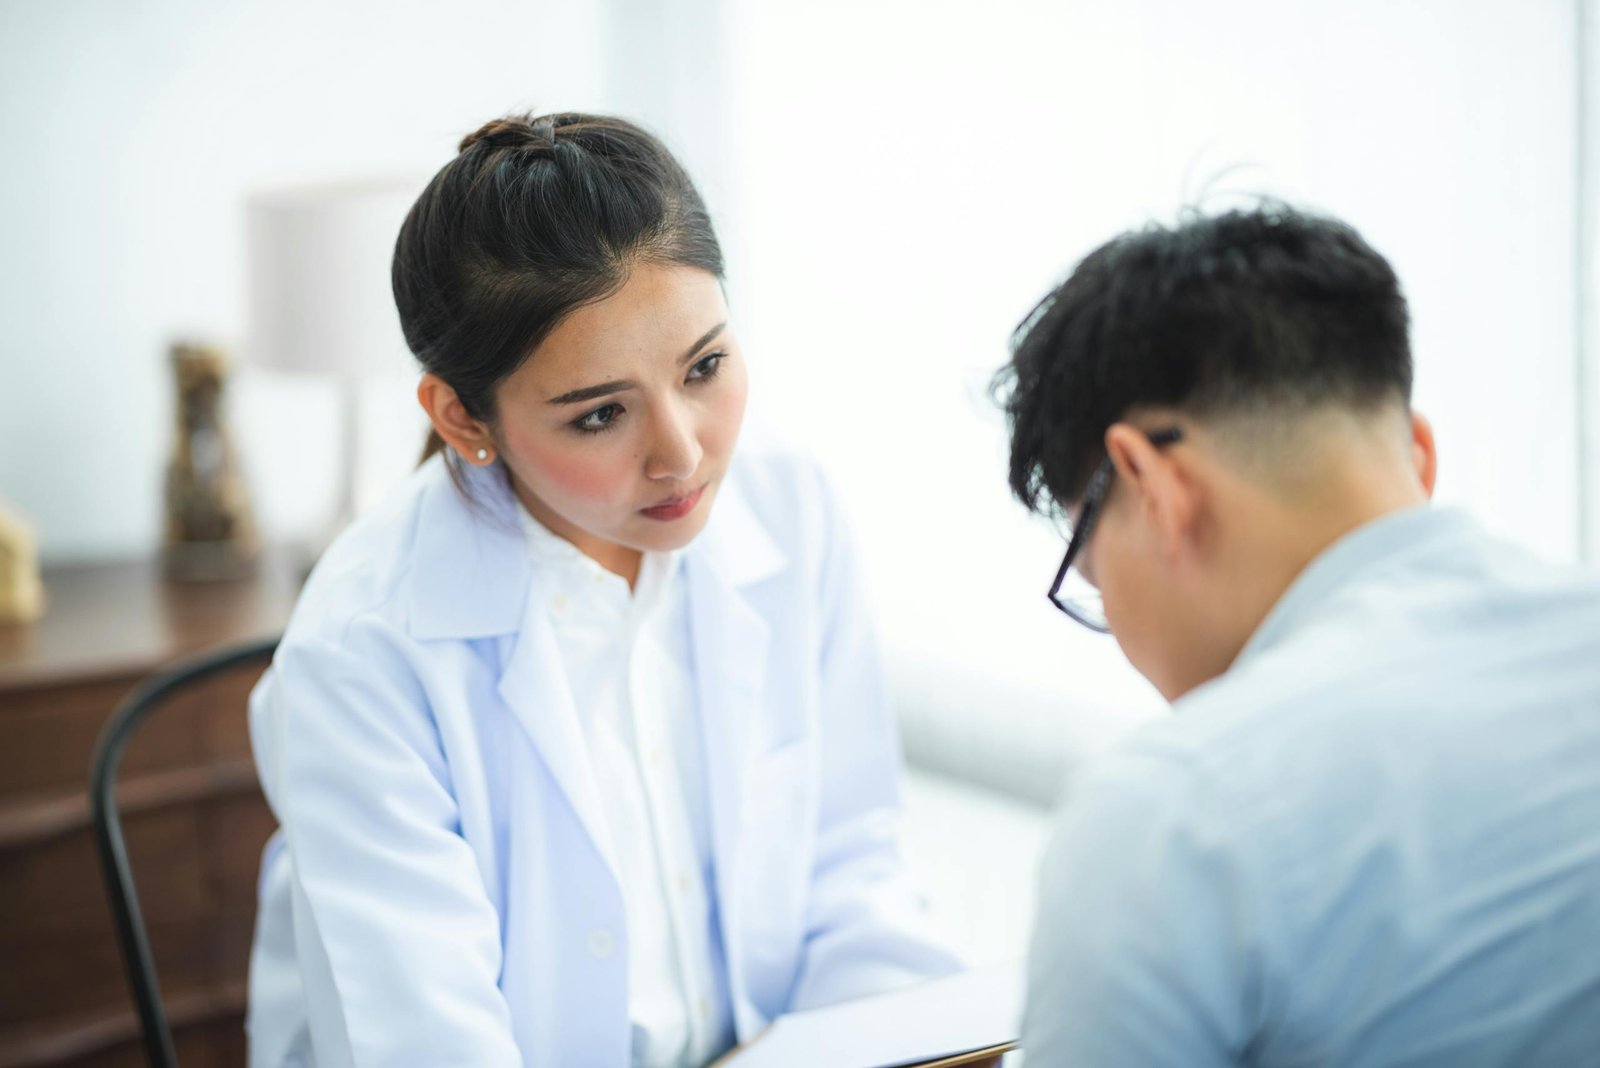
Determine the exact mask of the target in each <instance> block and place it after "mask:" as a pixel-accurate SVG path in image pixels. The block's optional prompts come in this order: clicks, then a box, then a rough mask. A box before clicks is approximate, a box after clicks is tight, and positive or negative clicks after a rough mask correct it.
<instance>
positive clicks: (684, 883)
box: [678, 875, 689, 897]
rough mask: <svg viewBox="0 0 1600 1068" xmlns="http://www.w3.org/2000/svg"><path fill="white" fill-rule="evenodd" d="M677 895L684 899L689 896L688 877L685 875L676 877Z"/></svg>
mask: <svg viewBox="0 0 1600 1068" xmlns="http://www.w3.org/2000/svg"><path fill="white" fill-rule="evenodd" d="M678 893H680V894H682V895H683V896H684V897H688V896H689V877H688V876H687V875H680V876H678Z"/></svg>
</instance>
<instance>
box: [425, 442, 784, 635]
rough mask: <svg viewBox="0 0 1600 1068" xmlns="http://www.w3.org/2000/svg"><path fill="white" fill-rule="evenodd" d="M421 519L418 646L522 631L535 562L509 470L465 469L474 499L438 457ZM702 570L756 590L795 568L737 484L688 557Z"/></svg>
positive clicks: (731, 483)
mask: <svg viewBox="0 0 1600 1068" xmlns="http://www.w3.org/2000/svg"><path fill="white" fill-rule="evenodd" d="M420 476H421V477H422V478H423V479H424V480H425V483H426V484H425V486H424V487H423V490H422V501H421V505H420V508H419V515H418V518H417V532H416V553H415V555H414V557H413V559H414V560H416V561H417V564H416V566H415V569H414V570H413V572H412V575H411V587H412V588H411V601H410V604H411V611H410V628H409V629H410V631H411V633H412V635H413V636H414V637H416V638H419V639H422V640H429V639H435V638H483V637H491V636H494V635H498V634H508V633H510V632H512V631H515V630H517V629H519V628H520V627H521V626H522V624H523V620H524V616H525V609H526V607H527V602H528V594H529V584H530V578H531V576H530V574H529V571H530V569H531V568H532V566H533V565H532V562H531V560H530V559H529V554H528V551H527V545H526V541H525V538H524V535H523V531H522V527H521V524H520V523H519V522H518V519H517V509H518V508H519V507H521V506H520V505H519V504H518V503H517V499H516V496H515V495H514V494H513V493H512V492H511V488H510V485H509V484H508V483H507V482H506V476H505V468H504V467H503V466H502V465H501V464H498V463H496V464H490V465H489V466H487V467H475V466H472V465H470V464H463V465H462V476H463V479H464V481H465V482H466V486H467V490H468V494H469V495H470V498H471V499H470V500H468V499H466V498H464V497H463V495H462V494H461V492H460V491H459V490H458V489H457V488H456V486H455V484H454V483H453V482H452V481H451V478H450V472H449V470H448V469H447V468H446V467H445V465H444V460H443V458H442V457H438V456H436V457H434V458H433V459H431V460H429V461H428V463H427V464H426V465H425V467H424V470H423V472H421V473H420ZM685 555H686V557H687V558H688V559H689V560H690V561H695V562H697V563H696V565H695V566H705V567H707V568H709V569H710V570H712V571H714V572H715V573H716V574H717V575H718V576H719V577H720V578H721V580H722V581H723V582H725V583H727V584H728V585H729V586H732V587H736V588H737V587H743V586H749V585H753V584H754V583H757V582H760V581H762V580H763V579H766V578H769V577H771V576H772V575H774V574H776V573H778V572H779V571H782V570H783V569H784V568H785V567H786V566H787V564H788V560H787V558H786V557H785V555H784V553H783V551H782V550H781V549H780V548H779V547H778V545H777V543H776V542H774V541H773V539H772V535H771V534H770V533H768V531H767V529H766V527H765V526H764V525H763V524H762V523H761V520H760V519H758V518H757V517H756V514H755V512H754V511H753V510H752V509H751V507H750V504H749V502H748V501H746V500H745V498H744V496H743V495H742V494H741V493H740V492H739V490H738V486H737V480H736V479H735V478H733V477H731V474H730V477H727V478H724V479H723V481H722V484H721V485H720V486H719V487H718V491H717V499H716V500H715V501H714V502H713V503H712V512H711V518H710V520H709V521H708V522H707V524H706V529H705V530H704V531H702V532H701V534H700V536H699V537H698V538H696V539H695V541H694V543H693V544H691V545H690V546H689V547H688V549H687V550H686V551H685Z"/></svg>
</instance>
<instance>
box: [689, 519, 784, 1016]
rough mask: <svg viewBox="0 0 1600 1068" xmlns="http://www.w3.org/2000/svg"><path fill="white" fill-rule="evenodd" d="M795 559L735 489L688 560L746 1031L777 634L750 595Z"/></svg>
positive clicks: (734, 970)
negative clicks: (757, 746)
mask: <svg viewBox="0 0 1600 1068" xmlns="http://www.w3.org/2000/svg"><path fill="white" fill-rule="evenodd" d="M786 563H787V561H786V560H785V558H784V556H783V553H782V551H781V550H779V549H778V547H777V546H776V544H774V542H773V541H772V539H771V537H770V536H769V535H768V534H767V532H766V530H765V528H764V527H763V526H762V525H761V524H760V522H759V520H757V519H756V517H755V515H754V513H753V512H751V511H750V508H749V506H748V504H747V503H746V502H745V501H744V499H743V498H742V497H740V496H739V495H738V494H737V493H733V492H727V491H725V492H724V493H723V494H722V496H721V499H720V500H718V501H717V511H716V513H715V514H714V515H713V518H712V521H711V524H710V525H708V527H707V530H706V532H705V534H704V535H703V536H702V538H701V539H700V540H699V541H698V542H697V543H696V544H695V546H694V551H693V552H691V553H690V554H689V555H688V558H687V559H686V561H685V564H686V577H687V580H688V583H689V605H690V630H691V634H692V638H693V646H694V670H695V678H696V680H697V686H698V689H699V706H700V729H701V741H702V746H703V748H704V751H705V755H706V768H707V769H708V774H707V782H706V787H707V800H708V801H709V803H710V809H711V835H712V848H713V850H714V853H715V856H716V891H717V900H718V902H719V903H720V908H721V920H722V931H723V940H724V948H725V950H726V956H727V961H728V967H729V972H730V975H729V977H730V980H731V983H730V985H731V987H732V989H733V990H734V991H735V997H734V1011H735V1014H736V1019H737V1023H738V1028H739V1033H740V1034H741V1035H743V1034H745V1033H746V1032H747V1030H748V1028H749V1026H751V1024H752V1021H753V1020H754V1017H753V1016H752V1012H753V1010H752V1009H751V1008H750V1006H749V1005H748V1004H746V1001H745V999H744V998H742V997H740V996H738V991H740V990H742V988H743V981H742V979H741V978H740V971H741V965H740V961H741V958H742V956H743V953H742V950H741V948H740V947H739V945H738V932H739V930H740V929H741V924H740V922H739V917H738V916H737V910H738V902H739V897H738V894H737V892H736V888H737V886H738V882H739V867H738V865H739V858H738V843H739V826H740V824H739V818H740V813H741V812H742V811H743V807H744V806H743V798H744V794H745V790H746V787H747V777H748V770H749V766H750V758H751V756H752V752H751V746H752V745H753V744H754V741H753V737H752V726H753V724H754V723H755V721H756V719H757V717H758V716H759V715H760V710H761V702H762V695H763V692H764V690H765V687H766V672H767V647H768V642H769V639H770V636H771V631H770V627H769V626H768V624H767V621H766V619H765V618H763V617H762V615H761V614H760V613H759V612H758V611H757V610H756V609H755V608H754V607H753V606H752V605H751V604H750V602H749V601H748V600H747V599H746V592H747V591H748V589H749V588H750V587H752V586H754V585H755V584H756V583H758V582H760V581H761V580H763V579H765V578H767V577H769V576H771V575H772V574H774V573H776V572H777V571H780V570H782V569H783V567H784V566H785V565H786ZM746 1017H750V1019H746Z"/></svg>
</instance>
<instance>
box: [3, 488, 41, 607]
mask: <svg viewBox="0 0 1600 1068" xmlns="http://www.w3.org/2000/svg"><path fill="white" fill-rule="evenodd" d="M44 606H45V598H44V583H43V582H42V581H41V580H40V577H39V551H38V541H37V539H36V538H35V536H34V533H33V528H32V527H30V526H29V525H28V523H27V522H26V521H25V520H24V519H23V518H22V516H21V515H20V514H19V513H17V512H15V511H13V510H11V509H9V508H7V507H6V504H5V502H4V501H0V625H3V624H6V623H31V622H32V621H34V620H36V619H38V618H39V617H40V616H42V615H44Z"/></svg>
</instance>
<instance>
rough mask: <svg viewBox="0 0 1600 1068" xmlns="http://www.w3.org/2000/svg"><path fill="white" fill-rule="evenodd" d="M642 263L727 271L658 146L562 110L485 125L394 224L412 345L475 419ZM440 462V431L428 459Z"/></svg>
mask: <svg viewBox="0 0 1600 1068" xmlns="http://www.w3.org/2000/svg"><path fill="white" fill-rule="evenodd" d="M641 263H658V264H680V265H683V266H688V267H698V268H701V269H702V270H705V271H709V272H710V273H712V274H713V275H715V276H716V277H717V278H719V279H720V278H721V277H722V274H723V264H722V249H721V246H720V245H718V243H717V235H716V232H715V231H714V230H713V229H712V226H711V218H710V216H709V215H708V214H707V213H706V209H705V205H704V203H703V202H702V201H701V199H700V194H699V193H697V192H696V191H695V188H694V184H693V183H692V182H691V181H690V180H689V176H688V175H687V174H686V173H685V172H684V170H683V168H682V167H681V166H679V164H678V161H677V160H675V159H673V157H672V154H671V153H670V152H668V151H667V149H666V146H664V145H663V144H662V143H661V142H660V141H659V140H657V139H656V138H655V137H654V136H652V135H651V134H649V133H647V132H645V131H644V130H642V129H640V128H639V127H638V126H635V125H634V124H633V123H631V122H628V121H626V120H624V119H618V118H612V117H609V116H604V115H584V114H579V113H576V112H563V113H559V114H554V115H545V116H542V117H534V116H532V115H513V116H508V117H506V118H503V119H495V120H494V121H492V122H489V123H486V124H485V125H484V126H482V127H481V128H479V129H478V130H477V131H476V132H474V133H471V134H468V135H467V136H466V137H465V138H464V139H463V140H462V142H461V148H460V154H459V155H457V156H456V158H455V159H453V160H451V161H450V162H449V163H447V164H445V166H444V167H443V168H442V169H440V171H439V173H438V174H436V175H434V177H433V180H432V181H431V182H429V183H428V187H427V188H426V189H424V190H423V192H422V195H421V196H420V197H418V198H417V202H416V204H414V205H413V206H412V208H411V212H410V214H408V215H407V216H406V221H405V223H404V224H403V225H402V226H401V227H400V236H399V239H398V240H396V242H395V248H394V269H393V283H394V299H395V304H396V305H397V306H398V307H399V310H400V326H401V329H402V330H404V332H405V338H406V344H407V345H409V346H410V348H411V351H412V352H413V353H414V354H415V355H416V357H417V360H418V361H419V362H420V363H421V364H422V367H423V369H424V370H426V371H431V372H433V373H434V374H436V375H438V376H439V377H440V378H441V379H443V380H444V381H445V382H446V383H447V384H448V385H449V386H450V388H452V389H454V390H455V392H456V396H458V397H459V398H460V399H461V403H462V406H463V407H465V408H466V410H467V412H468V414H470V415H471V416H472V417H473V418H474V419H479V420H481V421H483V422H485V423H490V424H493V422H494V420H495V417H496V414H497V413H496V408H495V389H496V387H498V386H499V384H500V383H501V382H503V381H504V380H505V379H506V378H507V377H508V376H509V375H511V374H512V373H513V372H514V371H516V369H517V368H518V367H520V366H521V365H522V363H523V361H524V360H526V359H527V358H528V357H529V356H530V355H531V354H532V353H533V350H534V349H535V348H537V347H538V345H539V343H540V342H541V341H543V340H544V338H545V337H546V336H547V335H548V334H549V333H550V331H552V330H553V329H555V327H556V325H557V324H558V323H560V322H561V321H562V320H563V319H564V318H566V317H567V316H568V315H569V314H571V313H572V312H573V311H574V310H576V309H577V308H579V307H581V306H583V305H585V304H589V303H591V302H593V301H597V300H601V299H603V298H605V297H606V296H608V295H610V294H611V293H613V292H615V291H616V290H617V289H618V288H619V287H620V286H621V285H622V284H623V282H624V281H625V280H626V279H627V276H628V273H629V271H630V270H632V269H633V268H634V267H635V266H636V265H638V264H641ZM440 451H443V452H444V454H445V461H446V463H447V464H449V465H450V471H451V476H452V477H453V478H454V479H455V481H456V484H457V485H458V486H463V485H464V483H463V480H462V478H461V476H460V469H459V467H458V460H457V458H456V457H455V455H454V453H453V452H452V451H451V450H449V449H447V448H445V445H444V442H443V440H441V439H440V437H439V435H438V433H437V432H430V434H429V437H428V443H427V446H426V447H425V448H424V450H423V454H422V459H423V460H426V459H428V457H430V456H432V455H433V454H434V453H436V452H440Z"/></svg>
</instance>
